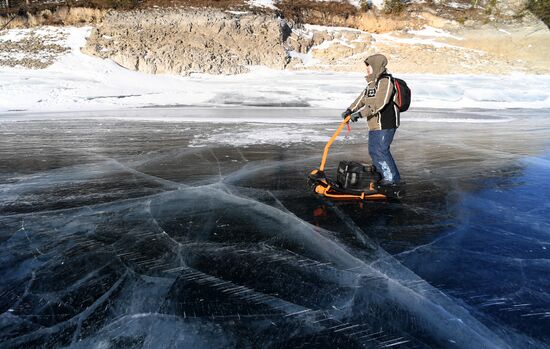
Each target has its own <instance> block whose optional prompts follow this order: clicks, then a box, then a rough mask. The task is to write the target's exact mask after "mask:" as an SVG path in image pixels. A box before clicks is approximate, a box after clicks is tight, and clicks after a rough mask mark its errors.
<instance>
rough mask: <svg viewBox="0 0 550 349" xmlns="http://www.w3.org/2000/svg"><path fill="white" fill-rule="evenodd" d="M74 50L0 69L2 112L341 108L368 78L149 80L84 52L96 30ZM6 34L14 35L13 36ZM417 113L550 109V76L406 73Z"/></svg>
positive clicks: (255, 74) (73, 37)
mask: <svg viewBox="0 0 550 349" xmlns="http://www.w3.org/2000/svg"><path fill="white" fill-rule="evenodd" d="M63 30H65V31H67V34H68V35H67V39H66V45H67V46H68V47H70V51H69V53H67V54H65V55H63V56H62V57H61V58H59V59H58V61H57V62H55V63H54V64H53V65H51V66H49V67H48V68H46V69H42V70H31V69H23V68H7V67H1V68H0V96H1V98H0V112H10V111H22V110H24V111H34V112H40V111H70V110H106V109H119V108H132V107H150V106H200V107H220V106H243V107H258V106H260V107H261V106H264V107H314V108H335V109H342V108H345V107H347V105H348V104H349V103H350V102H351V101H352V100H353V99H354V98H355V97H356V95H357V94H358V93H359V92H360V90H361V89H362V88H363V87H364V79H363V76H362V74H357V73H339V72H338V73H336V72H313V71H300V72H296V71H279V70H270V69H266V68H262V67H255V68H254V69H252V71H251V72H250V73H247V74H243V75H233V76H213V75H204V74H195V75H192V76H190V77H183V76H175V75H150V74H144V73H140V72H134V71H129V70H127V69H124V68H122V67H120V66H118V65H117V64H115V63H113V62H112V61H110V60H102V59H99V58H96V57H91V56H87V55H84V54H83V53H81V52H80V48H81V47H82V46H84V44H85V40H86V36H87V35H88V34H89V31H90V28H64V29H63ZM8 35H13V33H12V34H8ZM401 77H403V78H405V79H406V80H407V82H408V83H409V85H410V86H411V88H412V90H413V106H412V108H421V107H422V108H440V107H444V108H483V109H502V108H550V94H548V93H547V91H549V90H550V76H548V75H542V76H541V75H538V76H536V75H529V76H525V75H522V74H514V73H512V74H511V75H508V76H490V75H486V76H477V75H476V76H468V75H417V74H408V75H402V76H401Z"/></svg>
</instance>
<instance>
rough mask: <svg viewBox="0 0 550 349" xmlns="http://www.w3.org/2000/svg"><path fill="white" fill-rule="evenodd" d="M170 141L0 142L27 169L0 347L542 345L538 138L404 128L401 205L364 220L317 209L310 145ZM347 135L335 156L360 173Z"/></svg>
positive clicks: (184, 131) (544, 300) (365, 209)
mask: <svg viewBox="0 0 550 349" xmlns="http://www.w3.org/2000/svg"><path fill="white" fill-rule="evenodd" d="M54 124H55V123H54ZM45 125H48V126H49V127H48V128H47V129H48V130H49V131H44V132H43V133H42V135H41V136H38V138H33V137H37V136H33V134H34V132H35V131H36V130H37V129H39V130H42V129H44V126H45ZM57 125H59V124H57ZM86 125H87V126H86ZM166 126H167V125H162V124H154V123H143V124H142V123H131V124H126V123H122V122H120V121H109V122H106V123H105V124H104V125H102V126H101V127H97V129H96V130H95V131H94V132H92V135H88V138H87V141H86V142H80V141H79V140H80V137H81V135H82V134H89V133H90V131H89V130H90V128H91V127H90V122H82V121H80V122H68V121H64V122H63V126H62V127H52V125H51V124H50V122H29V123H24V124H13V123H12V124H11V131H12V132H13V131H15V132H13V135H11V136H10V135H7V134H6V135H4V137H5V138H4V143H3V146H2V148H0V156H1V157H2V158H3V159H9V158H15V157H18V156H20V155H21V151H20V149H26V150H28V149H29V148H30V149H31V150H33V151H30V152H29V154H31V155H29V157H27V158H22V159H21V160H19V161H18V162H14V163H13V164H12V165H11V166H7V165H6V164H5V163H4V165H3V166H2V167H1V174H0V179H1V182H0V191H1V192H2V195H1V197H0V214H1V216H0V241H1V246H2V252H1V253H0V262H1V264H0V265H1V267H0V273H1V275H2V280H3V282H2V284H1V286H0V287H1V289H0V292H1V294H2V297H1V298H0V307H1V312H2V313H1V315H0V329H1V338H2V344H1V345H0V347H6V348H19V347H26V348H27V347H28V348H32V347H36V348H39V347H40V348H41V347H74V348H90V347H105V348H158V347H181V346H185V347H198V348H200V347H205V348H206V347H207V348H226V347H251V348H253V347H274V348H283V347H285V348H286V347H308V348H309V347H319V348H322V347H346V348H355V347H357V348H359V347H411V348H412V347H414V348H419V347H459V348H471V347H483V348H516V347H544V344H543V343H544V342H547V341H548V339H549V338H548V334H547V333H546V332H545V330H544V329H545V328H547V326H548V323H549V322H548V321H549V319H550V316H549V315H548V307H549V306H550V300H549V299H548V297H547V295H546V293H544V291H541V290H544V289H547V288H548V286H550V285H548V282H547V280H546V277H545V275H546V274H547V272H548V269H549V268H550V265H549V264H548V263H546V262H547V260H548V257H549V256H548V252H547V251H549V250H550V246H549V245H550V239H549V238H548V236H547V229H546V228H547V226H548V223H549V222H548V220H547V218H546V217H548V216H549V215H548V209H549V207H548V205H547V203H546V202H545V198H547V197H548V194H549V193H547V190H546V189H541V188H542V185H541V184H542V183H544V180H545V178H546V177H547V174H548V171H547V165H546V163H547V162H546V161H547V160H545V159H540V158H527V160H521V158H522V156H524V155H530V154H531V155H535V154H536V153H531V152H533V151H536V150H537V148H539V149H542V148H541V147H542V146H543V142H544V140H545V139H547V132H543V131H541V130H542V129H543V128H539V129H537V130H536V131H534V132H532V133H531V136H532V137H531V138H530V139H529V141H528V142H527V144H526V142H525V140H524V139H522V138H521V137H519V136H516V133H517V130H518V129H519V130H524V132H527V131H525V129H526V126H524V124H522V123H518V122H516V123H514V124H511V125H508V124H503V125H501V126H500V129H499V130H498V132H495V130H494V128H495V126H494V125H490V126H489V125H488V126H479V127H478V128H477V129H476V130H475V131H471V130H469V131H470V132H465V131H464V130H466V129H467V128H466V127H464V129H461V127H463V126H458V125H457V127H456V128H454V129H453V130H448V131H446V130H444V129H437V130H435V129H432V130H431V131H433V132H435V131H437V134H438V135H439V136H438V137H428V136H427V135H429V134H430V133H429V132H425V128H426V127H428V126H426V125H424V124H422V125H416V126H415V125H414V124H411V125H409V127H408V128H406V129H403V131H400V134H399V137H400V138H398V139H397V142H396V149H395V153H396V157H397V160H398V162H399V163H400V166H401V169H402V173H403V175H404V176H406V178H407V181H408V182H409V188H408V192H409V193H410V194H409V196H408V197H407V199H406V200H404V201H403V202H401V203H372V204H366V205H362V206H358V205H347V204H340V205H334V204H331V203H327V202H323V201H320V200H319V199H318V198H316V197H314V196H312V195H311V194H310V193H309V189H308V188H307V186H306V185H305V180H304V174H305V173H307V171H308V170H309V169H311V168H313V167H315V166H316V163H317V161H318V157H319V155H318V154H317V153H318V151H319V149H320V148H321V147H320V144H319V143H316V142H315V141H310V142H309V143H307V144H300V145H286V146H280V145H272V144H264V145H256V146H250V147H246V148H245V147H241V146H237V147H227V146H217V145H212V144H206V145H205V147H201V148H189V147H188V145H190V144H192V140H193V135H194V134H195V133H196V132H199V129H197V128H196V129H193V128H192V127H189V125H185V124H176V125H168V126H169V127H166ZM209 127H211V128H216V127H217V126H215V125H212V126H209ZM250 127H251V128H252V129H253V128H254V127H260V126H258V125H250ZM529 127H531V126H529ZM152 129H154V130H158V131H157V132H149V131H151V130H152ZM201 130H202V131H201V132H205V133H208V131H209V128H208V127H205V126H203V129H201ZM315 130H316V132H319V133H322V127H318V128H317V129H315ZM48 132H50V133H51V135H50V134H48ZM357 132H358V133H359V131H357ZM356 137H357V138H355V140H353V139H352V140H350V141H347V142H343V143H342V144H341V145H339V146H338V145H337V146H336V147H335V152H334V154H333V155H332V156H333V157H335V158H342V157H348V156H353V157H354V158H361V157H362V156H364V154H365V149H364V146H363V144H362V139H361V137H363V135H361V134H359V135H357V136H356ZM32 139H34V140H33V141H32V142H31V140H32ZM37 140H38V141H37ZM6 144H7V145H8V146H6ZM350 153H351V155H350ZM43 160H44V161H43ZM331 166H333V164H331Z"/></svg>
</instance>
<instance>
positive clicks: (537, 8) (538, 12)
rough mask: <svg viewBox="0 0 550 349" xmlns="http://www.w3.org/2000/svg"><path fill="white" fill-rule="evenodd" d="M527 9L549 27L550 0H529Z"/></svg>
mask: <svg viewBox="0 0 550 349" xmlns="http://www.w3.org/2000/svg"><path fill="white" fill-rule="evenodd" d="M527 9H528V10H529V11H531V12H532V13H533V14H534V15H535V16H537V17H538V18H540V19H541V20H542V21H543V22H544V24H546V26H548V27H549V28H550V1H548V0H529V2H528V3H527Z"/></svg>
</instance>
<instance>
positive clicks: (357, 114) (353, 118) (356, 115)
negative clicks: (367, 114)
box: [350, 111, 363, 122]
mask: <svg viewBox="0 0 550 349" xmlns="http://www.w3.org/2000/svg"><path fill="white" fill-rule="evenodd" d="M362 117H363V115H361V113H360V112H358V111H356V112H355V113H352V114H351V116H350V120H351V122H356V121H357V120H359V119H360V118H362Z"/></svg>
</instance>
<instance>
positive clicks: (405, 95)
mask: <svg viewBox="0 0 550 349" xmlns="http://www.w3.org/2000/svg"><path fill="white" fill-rule="evenodd" d="M383 77H389V78H390V80H391V81H392V82H393V85H394V90H395V93H397V101H396V102H395V104H396V105H397V108H399V111H400V112H404V111H407V110H409V107H410V105H411V89H410V88H409V86H407V83H406V82H405V80H403V79H399V78H394V77H393V76H392V75H391V74H382V75H380V78H383Z"/></svg>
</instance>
